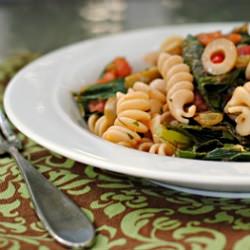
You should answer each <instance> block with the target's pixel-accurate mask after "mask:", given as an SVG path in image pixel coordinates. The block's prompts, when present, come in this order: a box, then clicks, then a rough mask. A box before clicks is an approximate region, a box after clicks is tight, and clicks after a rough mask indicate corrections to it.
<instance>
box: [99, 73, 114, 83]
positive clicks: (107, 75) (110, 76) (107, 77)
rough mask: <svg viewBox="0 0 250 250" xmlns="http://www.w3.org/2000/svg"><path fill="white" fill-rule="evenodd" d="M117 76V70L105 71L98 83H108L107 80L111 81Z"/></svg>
mask: <svg viewBox="0 0 250 250" xmlns="http://www.w3.org/2000/svg"><path fill="white" fill-rule="evenodd" d="M115 78H116V74H115V72H113V71H110V72H106V73H104V75H103V76H102V78H101V79H99V80H98V81H97V82H98V83H107V82H110V81H112V80H114V79H115Z"/></svg>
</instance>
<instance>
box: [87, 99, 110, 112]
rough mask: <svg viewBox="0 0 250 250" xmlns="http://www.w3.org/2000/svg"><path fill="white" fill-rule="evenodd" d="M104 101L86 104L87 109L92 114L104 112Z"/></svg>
mask: <svg viewBox="0 0 250 250" xmlns="http://www.w3.org/2000/svg"><path fill="white" fill-rule="evenodd" d="M105 103H106V101H105V100H93V101H90V102H89V103H88V109H89V111H90V112H91V113H92V112H100V113H103V112H104V107H105Z"/></svg>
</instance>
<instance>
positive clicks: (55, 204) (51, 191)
mask: <svg viewBox="0 0 250 250" xmlns="http://www.w3.org/2000/svg"><path fill="white" fill-rule="evenodd" d="M0 127H1V132H2V135H1V134H0V153H4V152H8V153H9V154H10V155H11V156H13V157H14V158H15V160H16V162H17V165H18V166H19V168H20V171H21V173H22V176H23V178H24V180H25V182H26V184H27V188H28V190H29V193H30V196H31V199H32V201H33V204H34V207H35V210H36V212H37V215H38V217H39V218H40V220H41V221H42V223H43V225H44V226H45V228H46V229H47V230H48V232H49V233H50V234H51V236H52V237H54V239H55V240H57V241H58V242H60V243H61V244H64V245H66V246H70V247H76V248H79V247H85V246H89V245H90V244H91V242H92V240H93V237H94V228H93V225H92V224H91V223H90V221H89V220H88V219H87V218H86V216H85V215H84V214H83V212H82V211H81V210H80V208H79V207H77V206H76V205H75V204H74V203H73V202H72V201H71V200H70V199H69V198H68V197H67V196H66V195H65V194H64V193H62V192H61V191H60V190H59V189H58V188H56V187H55V186H53V185H52V184H51V183H50V182H49V181H48V180H47V179H46V178H45V177H44V176H43V175H42V174H40V173H39V172H38V171H37V170H36V169H35V168H34V167H33V166H32V165H31V163H30V162H28V161H27V160H26V159H24V157H23V156H22V155H21V154H20V153H19V151H18V149H21V142H20V140H19V139H18V138H17V137H16V135H15V133H14V132H13V130H12V129H11V125H10V123H9V121H8V120H7V118H6V116H5V114H4V113H3V110H0Z"/></svg>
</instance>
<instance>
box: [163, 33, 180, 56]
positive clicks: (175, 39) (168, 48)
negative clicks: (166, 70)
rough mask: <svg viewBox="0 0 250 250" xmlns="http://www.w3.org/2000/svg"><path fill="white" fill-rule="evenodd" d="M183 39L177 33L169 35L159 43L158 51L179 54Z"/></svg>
mask: <svg viewBox="0 0 250 250" xmlns="http://www.w3.org/2000/svg"><path fill="white" fill-rule="evenodd" d="M183 41H184V39H183V37H181V36H177V35H172V36H169V37H167V38H166V39H165V40H164V41H163V43H162V44H161V46H160V51H161V52H166V53H169V54H172V55H181V53H182V45H183Z"/></svg>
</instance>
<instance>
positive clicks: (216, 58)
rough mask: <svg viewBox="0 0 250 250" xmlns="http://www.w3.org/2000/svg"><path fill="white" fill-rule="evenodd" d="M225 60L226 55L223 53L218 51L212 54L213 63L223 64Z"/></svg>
mask: <svg viewBox="0 0 250 250" xmlns="http://www.w3.org/2000/svg"><path fill="white" fill-rule="evenodd" d="M224 59H225V55H224V53H223V52H222V51H218V52H215V53H213V54H212V56H211V61H212V62H213V63H222V62H223V61H224Z"/></svg>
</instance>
